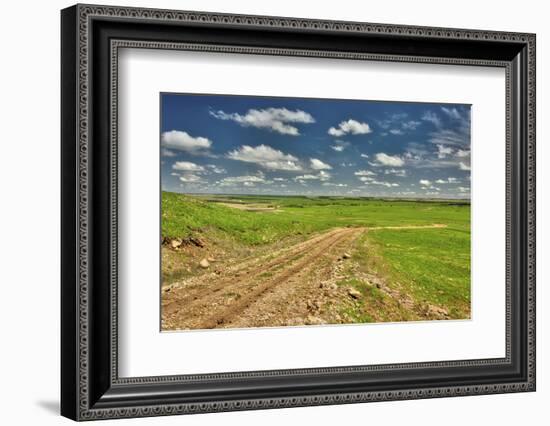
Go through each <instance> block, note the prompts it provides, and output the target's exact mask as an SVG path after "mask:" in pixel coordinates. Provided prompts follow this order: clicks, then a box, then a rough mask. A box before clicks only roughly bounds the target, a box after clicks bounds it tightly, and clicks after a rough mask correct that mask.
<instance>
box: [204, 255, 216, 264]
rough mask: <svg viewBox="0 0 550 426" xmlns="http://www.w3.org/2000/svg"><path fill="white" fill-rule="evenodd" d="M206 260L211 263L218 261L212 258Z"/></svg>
mask: <svg viewBox="0 0 550 426" xmlns="http://www.w3.org/2000/svg"><path fill="white" fill-rule="evenodd" d="M206 260H208V261H209V262H210V263H212V262H215V261H216V259H214V258H213V257H212V256H208V257H207V258H206Z"/></svg>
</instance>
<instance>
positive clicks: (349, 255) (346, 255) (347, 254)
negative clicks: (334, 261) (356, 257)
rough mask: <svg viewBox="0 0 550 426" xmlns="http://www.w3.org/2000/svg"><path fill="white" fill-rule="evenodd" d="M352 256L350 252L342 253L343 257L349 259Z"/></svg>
mask: <svg viewBox="0 0 550 426" xmlns="http://www.w3.org/2000/svg"><path fill="white" fill-rule="evenodd" d="M350 257H351V254H349V253H344V254H343V255H342V259H349V258H350Z"/></svg>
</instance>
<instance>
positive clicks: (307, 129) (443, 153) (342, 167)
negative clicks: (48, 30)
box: [160, 93, 470, 199]
mask: <svg viewBox="0 0 550 426" xmlns="http://www.w3.org/2000/svg"><path fill="white" fill-rule="evenodd" d="M160 132H161V133H160V144H161V169H162V176H161V183H162V189H163V190H166V191H173V192H181V193H226V194H281V195H341V196H377V197H404V198H409V197H419V198H466V199H468V198H469V197H470V106H469V105H462V104H431V103H410V102H408V103H407V102H378V101H363V100H360V101H357V100H337V99H305V98H283V97H280V98H278V97H255V96H229V95H193V94H170V93H162V94H161V129H160Z"/></svg>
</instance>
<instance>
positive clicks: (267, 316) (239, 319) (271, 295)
mask: <svg viewBox="0 0 550 426" xmlns="http://www.w3.org/2000/svg"><path fill="white" fill-rule="evenodd" d="M364 231H365V228H336V229H332V230H330V231H328V232H324V233H321V234H318V235H315V236H313V237H311V238H310V239H308V240H306V241H304V242H301V243H299V244H296V245H294V246H291V247H287V248H285V249H282V250H279V251H277V252H274V253H271V254H268V255H265V256H261V257H258V258H255V259H250V260H246V261H244V262H242V263H239V264H236V265H233V266H231V267H229V268H226V269H221V268H220V269H219V270H218V271H215V272H212V273H208V274H206V275H201V276H198V277H193V278H191V279H188V280H184V281H182V282H178V283H175V284H172V285H170V286H169V287H166V288H163V290H162V291H163V294H162V329H163V330H181V329H208V328H241V327H260V326H281V325H302V324H307V323H310V324H312V323H317V324H319V323H326V321H325V320H323V319H322V318H320V317H319V316H318V315H317V316H316V315H314V314H315V311H318V309H317V308H318V306H315V305H316V304H317V305H318V304H319V301H318V299H319V297H318V296H319V293H321V292H322V289H320V285H319V283H320V282H322V281H323V280H324V279H326V278H328V277H329V276H330V275H332V274H334V273H335V267H336V266H337V264H338V259H341V258H342V256H343V253H345V252H346V251H347V250H349V249H350V247H351V246H352V244H353V242H354V240H355V239H356V238H357V237H358V236H359V235H361V233H363V232H364ZM312 305H313V306H312Z"/></svg>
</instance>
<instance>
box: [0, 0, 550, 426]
mask: <svg viewBox="0 0 550 426" xmlns="http://www.w3.org/2000/svg"><path fill="white" fill-rule="evenodd" d="M102 3H103V4H119V5H120V4H123V5H129V6H130V5H131V6H142V7H162V8H173V9H188V10H204V11H213V12H214V11H218V12H231V13H247V14H265V15H280V16H296V17H307V18H325V19H339V20H356V21H369V22H381V23H398V24H413V25H430V26H444V27H462V28H477V29H493V30H505V31H526V32H535V33H537V44H538V46H537V54H538V58H537V66H538V72H537V78H538V82H537V87H538V88H537V96H538V101H537V107H538V125H537V132H538V150H537V154H538V155H537V163H538V176H537V182H538V212H537V215H538V232H537V234H538V239H537V244H538V297H537V298H538V333H537V334H538V374H537V376H538V390H537V392H536V393H530V394H510V395H492V396H481V397H464V398H452V399H437V400H422V401H403V402H385V403H374V404H361V405H346V406H328V407H317V408H293V409H284V410H270V411H256V412H240V413H224V414H208V415H200V416H187V417H184V418H182V417H169V418H155V419H150V418H149V419H135V420H119V421H118V422H119V423H118V424H134V425H138V424H158V425H162V424H164V425H168V424H181V423H182V422H185V424H188V425H214V424H227V425H233V424H234V425H237V424H238V425H257V424H274V425H275V424H277V425H279V424H305V423H306V422H307V423H308V424H314V425H328V424H346V423H351V424H352V423H361V424H366V423H370V424H377V423H384V424H389V425H391V424H400V423H401V424H402V423H405V424H407V425H424V426H425V425H439V424H444V425H446V426H451V425H461V426H464V425H470V424H472V425H473V424H480V423H482V422H483V423H488V422H490V423H492V424H499V425H515V424H521V423H524V422H531V424H544V423H545V417H546V418H548V416H549V415H548V408H547V407H548V404H549V401H550V368H549V367H548V364H549V363H550V357H549V350H548V349H549V347H548V346H549V345H548V342H549V341H550V337H549V336H550V315H549V314H548V310H547V307H548V305H549V304H550V299H549V291H548V290H547V288H545V287H546V284H547V283H548V279H549V274H550V267H549V262H548V259H549V258H550V248H549V243H550V238H549V237H550V235H549V232H548V231H549V225H548V219H547V218H548V217H550V201H549V196H548V190H546V191H545V189H544V188H545V186H546V187H548V186H549V185H550V170H549V167H547V166H546V164H545V163H546V160H547V159H549V158H550V148H549V146H548V144H547V143H546V140H547V139H548V136H549V134H548V133H549V127H548V125H547V124H546V120H545V117H548V115H549V114H550V105H549V102H550V96H549V93H548V78H549V77H548V76H550V49H549V45H550V27H549V26H548V23H547V17H548V11H546V10H544V5H545V2H543V1H540V0H538V1H537V0H524V1H522V2H518V1H508V0H500V1H486V2H481V1H479V0H477V1H471V0H463V1H461V2H442V1H427V0H426V1H424V0H416V1H407V0H403V1H390V0H388V1H384V2H359V1H353V0H338V1H330V2H329V1H324V2H322V1H319V0H316V1H305V0H303V1H301V2H299V1H297V0H277V1H272V2H262V1H258V0H256V1H253V0H231V1H223V0H185V1H184V0H180V1H178V0H161V1H152V0H149V1H143V0H132V1H125V0H120V1H114V2H112V1H108V0H104V1H103V2H102ZM69 5H71V3H70V2H67V1H61V0H51V1H48V2H39V1H20V2H16V1H13V0H12V1H11V2H9V3H8V2H5V3H3V5H2V18H3V19H2V24H1V25H0V31H1V38H0V40H1V46H2V47H1V50H0V55H1V56H0V58H1V65H0V106H1V117H2V120H1V122H0V123H1V124H0V185H1V192H0V194H1V200H2V203H1V207H0V218H1V220H0V259H1V260H0V292H1V293H0V327H1V334H0V336H1V340H0V342H1V343H0V347H1V348H2V350H1V351H0V401H1V403H0V405H1V407H2V409H1V411H0V419H1V422H2V424H6V425H16V424H29V425H33V424H40V425H49V424H68V423H69V421H68V420H66V419H64V418H61V417H59V416H58V414H57V412H58V404H59V397H58V395H59V332H58V330H59V263H60V262H59V62H60V58H59V9H61V8H64V7H66V6H69ZM545 192H546V193H545ZM442 344H444V342H442ZM546 421H547V420H546ZM128 422H131V423H128ZM108 423H113V422H106V423H102V424H108ZM113 424H115V423H113Z"/></svg>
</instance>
